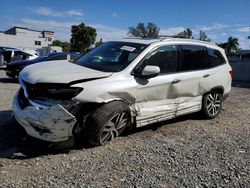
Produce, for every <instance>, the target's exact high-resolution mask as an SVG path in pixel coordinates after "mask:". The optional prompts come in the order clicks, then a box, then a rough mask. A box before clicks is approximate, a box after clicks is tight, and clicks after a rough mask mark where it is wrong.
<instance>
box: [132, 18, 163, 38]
mask: <svg viewBox="0 0 250 188" xmlns="http://www.w3.org/2000/svg"><path fill="white" fill-rule="evenodd" d="M128 30H129V31H128V35H129V36H133V37H148V38H153V37H158V36H159V31H160V28H159V27H158V26H157V25H156V24H154V23H152V22H149V23H147V25H145V23H141V22H140V23H138V24H137V26H136V27H129V28H128Z"/></svg>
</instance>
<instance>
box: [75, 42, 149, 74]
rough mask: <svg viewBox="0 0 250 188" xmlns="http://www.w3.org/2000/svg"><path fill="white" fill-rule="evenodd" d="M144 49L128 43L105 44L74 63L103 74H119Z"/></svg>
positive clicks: (144, 46) (143, 45) (141, 46)
mask: <svg viewBox="0 0 250 188" xmlns="http://www.w3.org/2000/svg"><path fill="white" fill-rule="evenodd" d="M146 47H147V45H145V44H137V43H130V42H106V43H104V44H102V45H101V46H99V47H97V48H95V49H93V50H92V51H90V52H89V53H87V54H85V55H84V56H82V57H81V58H79V59H78V60H77V61H75V62H74V63H75V64H78V65H82V66H84V67H87V68H91V69H95V70H99V71H103V72H119V71H122V70H123V69H125V68H126V67H127V66H128V65H129V64H130V63H131V62H132V61H133V60H134V59H135V58H136V57H137V56H138V55H139V54H140V53H141V52H142V51H143V50H144V49H145V48H146Z"/></svg>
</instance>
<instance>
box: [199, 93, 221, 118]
mask: <svg viewBox="0 0 250 188" xmlns="http://www.w3.org/2000/svg"><path fill="white" fill-rule="evenodd" d="M214 93H218V94H219V96H220V108H219V111H218V112H217V113H216V114H214V115H212V114H210V113H209V112H208V109H207V98H208V95H210V94H214ZM221 107H222V95H221V94H220V93H219V92H217V91H211V92H209V93H207V94H206V95H204V97H203V99H202V114H203V116H204V117H205V118H207V119H213V118H215V117H216V116H218V115H219V113H220V111H221Z"/></svg>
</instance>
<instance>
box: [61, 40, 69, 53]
mask: <svg viewBox="0 0 250 188" xmlns="http://www.w3.org/2000/svg"><path fill="white" fill-rule="evenodd" d="M62 50H63V51H64V52H70V51H71V45H70V43H69V42H63V45H62Z"/></svg>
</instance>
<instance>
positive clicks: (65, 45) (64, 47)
mask: <svg viewBox="0 0 250 188" xmlns="http://www.w3.org/2000/svg"><path fill="white" fill-rule="evenodd" d="M52 46H60V47H62V51H64V52H70V51H71V46H70V43H69V42H63V41H60V40H54V41H53V42H52Z"/></svg>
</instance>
